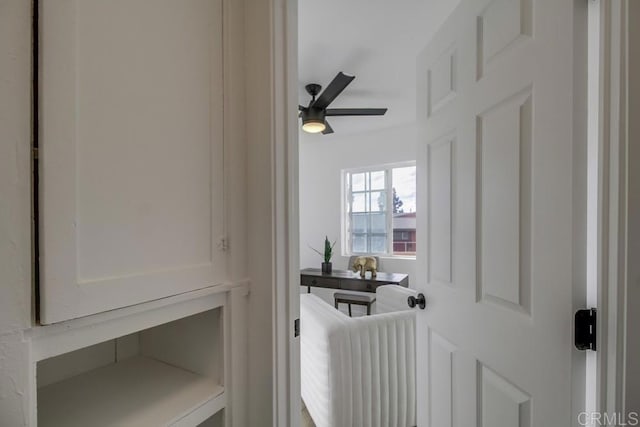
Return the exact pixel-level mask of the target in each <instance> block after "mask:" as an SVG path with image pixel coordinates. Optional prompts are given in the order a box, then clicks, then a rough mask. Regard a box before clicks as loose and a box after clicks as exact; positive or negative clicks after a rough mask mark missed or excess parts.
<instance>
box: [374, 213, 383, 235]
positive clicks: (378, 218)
mask: <svg viewBox="0 0 640 427" xmlns="http://www.w3.org/2000/svg"><path fill="white" fill-rule="evenodd" d="M371 232H372V233H386V232H387V215H385V214H383V213H381V214H371Z"/></svg>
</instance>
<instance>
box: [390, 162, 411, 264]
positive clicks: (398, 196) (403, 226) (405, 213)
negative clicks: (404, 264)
mask: <svg viewBox="0 0 640 427" xmlns="http://www.w3.org/2000/svg"><path fill="white" fill-rule="evenodd" d="M391 181H392V186H393V190H392V191H393V253H394V254H395V255H415V253H416V167H415V166H408V167H402V168H395V169H393V171H392V173H391Z"/></svg>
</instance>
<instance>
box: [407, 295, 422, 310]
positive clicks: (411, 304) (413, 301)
mask: <svg viewBox="0 0 640 427" xmlns="http://www.w3.org/2000/svg"><path fill="white" fill-rule="evenodd" d="M407 304H409V307H411V308H413V307H415V306H416V305H417V306H418V307H420V309H421V310H424V308H425V307H426V306H427V299H426V298H425V297H424V294H418V297H417V298H416V297H414V296H410V297H409V298H408V299H407Z"/></svg>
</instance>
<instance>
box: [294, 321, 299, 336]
mask: <svg viewBox="0 0 640 427" xmlns="http://www.w3.org/2000/svg"><path fill="white" fill-rule="evenodd" d="M293 336H294V338H295V337H299V336H300V319H296V320H294V321H293Z"/></svg>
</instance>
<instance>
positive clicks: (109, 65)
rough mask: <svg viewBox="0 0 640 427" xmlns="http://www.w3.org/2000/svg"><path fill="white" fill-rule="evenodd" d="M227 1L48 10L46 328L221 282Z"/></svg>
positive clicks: (50, 1) (85, 1) (61, 0)
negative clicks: (224, 17) (224, 7)
mask: <svg viewBox="0 0 640 427" xmlns="http://www.w3.org/2000/svg"><path fill="white" fill-rule="evenodd" d="M222 72H223V66H222V1H221V0H181V1H170V0H162V1H158V0H133V1H131V0H126V1H125V0H116V1H103V0H82V1H74V0H46V1H41V2H40V76H39V77H40V129H39V135H40V153H39V157H40V162H41V164H40V166H41V167H40V171H41V176H40V178H41V179H40V201H41V206H40V208H41V210H40V218H41V221H40V237H41V240H40V241H41V248H40V266H41V281H40V291H41V294H40V295H41V320H42V322H43V323H51V322H57V321H61V320H65V319H70V318H75V317H80V316H84V315H88V314H93V313H97V312H101V311H105V310H110V309H114V308H118V307H123V306H128V305H133V304H137V303H141V302H144V301H148V300H153V299H158V298H162V297H166V296H169V295H173V294H178V293H182V292H186V291H190V290H193V289H198V288H203V287H207V286H211V285H215V284H217V283H221V282H222V281H224V279H225V277H226V272H225V268H224V257H223V254H222V252H221V250H220V245H219V241H218V239H219V238H220V237H221V236H223V234H224V219H223V216H224V215H223V214H224V212H223V199H224V194H223V133H222V102H223V93H222Z"/></svg>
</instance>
